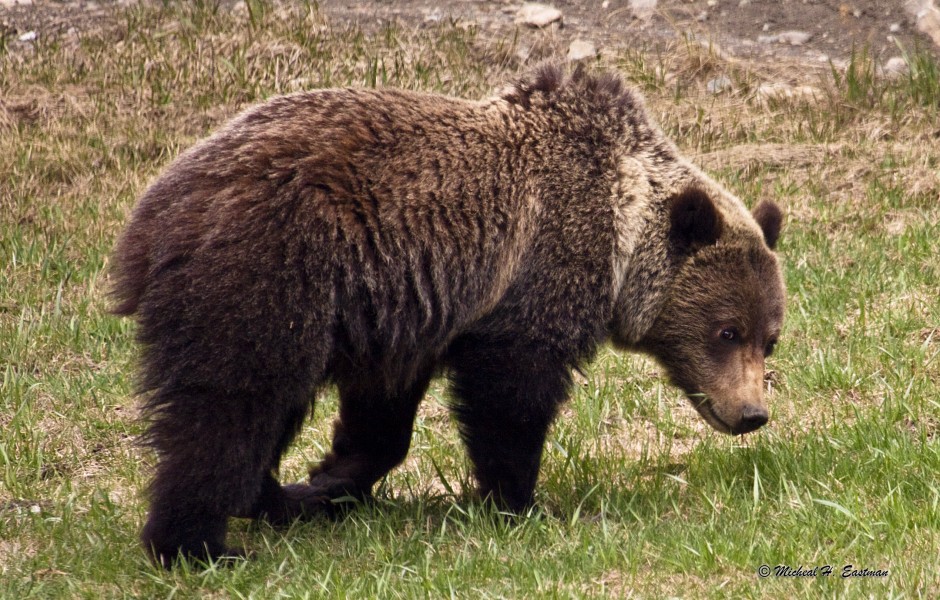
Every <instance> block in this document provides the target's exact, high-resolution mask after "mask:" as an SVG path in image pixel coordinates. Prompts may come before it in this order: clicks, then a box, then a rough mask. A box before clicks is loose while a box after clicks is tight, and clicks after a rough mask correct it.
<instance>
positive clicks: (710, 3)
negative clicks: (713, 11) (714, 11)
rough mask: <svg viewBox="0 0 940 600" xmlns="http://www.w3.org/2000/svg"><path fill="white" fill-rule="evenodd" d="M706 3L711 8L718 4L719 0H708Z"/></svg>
mask: <svg viewBox="0 0 940 600" xmlns="http://www.w3.org/2000/svg"><path fill="white" fill-rule="evenodd" d="M705 4H707V5H708V7H709V8H714V7H716V6H718V0H708V2H706V3H705Z"/></svg>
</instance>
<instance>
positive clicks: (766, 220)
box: [751, 200, 783, 250]
mask: <svg viewBox="0 0 940 600" xmlns="http://www.w3.org/2000/svg"><path fill="white" fill-rule="evenodd" d="M751 215H753V216H754V220H755V221H757V224H758V225H760V229H761V231H763V232H764V241H766V242H767V246H768V247H770V249H771V250H773V249H774V248H775V247H776V246H777V240H778V239H780V229H781V227H782V226H783V211H781V210H780V207H779V206H777V205H776V204H775V203H773V202H771V201H770V200H763V201H761V203H760V204H758V205H757V206H755V207H754V210H752V211H751Z"/></svg>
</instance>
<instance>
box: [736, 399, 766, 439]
mask: <svg viewBox="0 0 940 600" xmlns="http://www.w3.org/2000/svg"><path fill="white" fill-rule="evenodd" d="M769 418H770V415H769V414H768V412H767V409H766V408H764V407H763V406H758V405H755V404H748V405H747V406H745V407H744V410H742V411H741V420H740V421H738V424H737V425H735V426H734V427H732V429H731V433H733V434H734V435H742V434H745V433H750V432H752V431H755V430H757V429H760V428H761V427H763V426H764V425H766V424H767V420H768V419H769Z"/></svg>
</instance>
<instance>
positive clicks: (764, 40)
mask: <svg viewBox="0 0 940 600" xmlns="http://www.w3.org/2000/svg"><path fill="white" fill-rule="evenodd" d="M777 39H778V37H777V36H776V35H759V36H757V43H758V44H776V43H777Z"/></svg>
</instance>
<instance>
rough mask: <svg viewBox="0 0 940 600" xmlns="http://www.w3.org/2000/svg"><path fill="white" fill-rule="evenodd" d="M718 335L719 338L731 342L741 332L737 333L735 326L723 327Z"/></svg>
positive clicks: (738, 336)
mask: <svg viewBox="0 0 940 600" xmlns="http://www.w3.org/2000/svg"><path fill="white" fill-rule="evenodd" d="M719 335H720V336H721V339H723V340H725V341H726V342H733V341H736V340H737V339H738V338H740V337H741V334H740V333H738V330H737V328H735V327H725V328H724V329H722V330H721V333H720V334H719Z"/></svg>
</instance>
